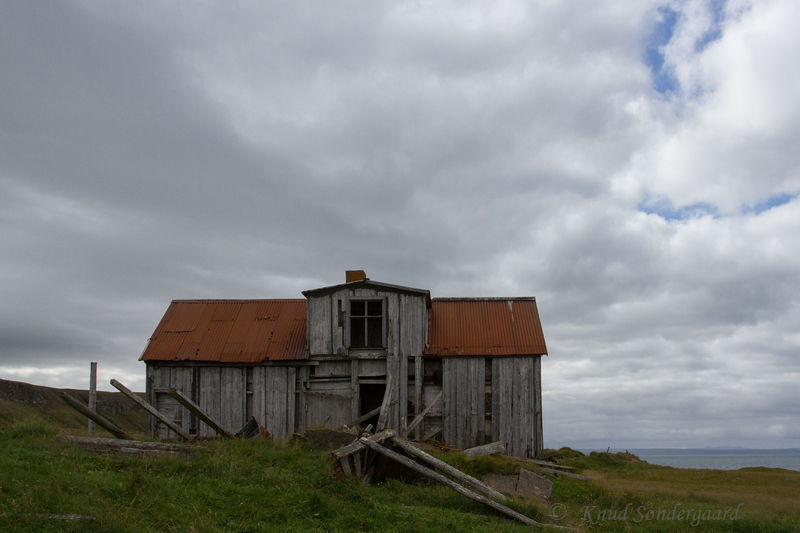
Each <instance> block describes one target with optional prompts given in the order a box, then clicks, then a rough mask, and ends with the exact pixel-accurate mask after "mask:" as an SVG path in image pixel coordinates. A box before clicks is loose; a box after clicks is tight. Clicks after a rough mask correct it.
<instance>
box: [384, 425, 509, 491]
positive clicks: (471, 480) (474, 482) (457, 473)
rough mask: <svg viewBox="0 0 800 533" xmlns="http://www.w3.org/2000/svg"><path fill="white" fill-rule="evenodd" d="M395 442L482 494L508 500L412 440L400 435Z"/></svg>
mask: <svg viewBox="0 0 800 533" xmlns="http://www.w3.org/2000/svg"><path fill="white" fill-rule="evenodd" d="M393 442H394V443H395V444H396V445H397V446H398V447H399V448H402V449H403V450H404V451H406V452H407V453H409V454H411V455H413V456H414V457H417V458H418V459H422V460H423V461H425V462H426V463H428V464H429V465H431V466H433V467H435V468H438V469H439V470H441V471H442V472H445V473H447V474H450V475H451V476H453V477H454V478H456V479H458V480H459V481H462V482H464V483H466V484H467V485H470V486H472V488H474V489H475V490H477V491H478V492H481V493H482V494H484V495H486V496H488V497H490V498H494V499H495V500H499V501H501V502H504V501H506V499H507V498H506V497H505V496H503V495H502V494H500V493H499V492H497V491H496V490H494V489H493V488H492V487H490V486H489V485H487V484H486V483H484V482H482V481H480V480H478V479H475V478H474V477H472V476H470V475H469V474H465V473H464V472H462V471H461V470H459V469H457V468H454V467H452V466H450V465H449V464H447V463H445V462H444V461H442V460H440V459H437V458H436V457H434V456H432V455H430V454H429V453H427V452H424V451H422V450H420V449H419V448H417V447H416V446H413V445H412V444H411V443H410V442H408V441H406V440H404V439H401V438H398V437H395V438H394V440H393Z"/></svg>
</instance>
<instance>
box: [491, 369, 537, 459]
mask: <svg viewBox="0 0 800 533" xmlns="http://www.w3.org/2000/svg"><path fill="white" fill-rule="evenodd" d="M492 440H502V441H504V442H505V443H506V449H507V453H508V454H509V455H513V456H517V457H536V456H538V455H539V452H541V450H542V392H541V356H527V357H521V356H516V357H495V358H493V359H492Z"/></svg>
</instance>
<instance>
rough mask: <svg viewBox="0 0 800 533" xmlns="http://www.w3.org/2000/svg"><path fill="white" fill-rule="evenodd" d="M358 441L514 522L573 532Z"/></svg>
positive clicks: (409, 460)
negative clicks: (537, 519)
mask: <svg viewBox="0 0 800 533" xmlns="http://www.w3.org/2000/svg"><path fill="white" fill-rule="evenodd" d="M360 440H361V442H362V443H363V444H364V445H365V446H367V447H369V448H370V449H372V450H374V451H375V452H377V453H379V454H381V455H383V456H385V457H388V458H389V459H392V460H394V461H397V462H398V463H400V464H402V465H404V466H406V467H408V468H410V469H411V470H413V471H415V472H417V473H419V474H422V475H423V476H426V477H429V478H431V479H433V480H436V481H438V482H439V483H441V484H443V485H446V486H448V487H450V488H451V489H453V490H454V491H456V492H458V493H459V494H462V495H464V496H466V497H467V498H470V499H472V500H475V501H477V502H480V503H483V504H485V505H488V506H489V507H491V508H492V509H494V510H495V511H499V512H501V513H503V514H505V515H507V516H510V517H512V518H514V519H516V520H519V521H520V522H522V523H524V524H528V525H531V526H538V527H550V528H554V529H564V530H570V531H574V530H573V529H572V528H568V527H565V526H559V525H556V524H544V523H541V522H537V521H536V520H534V519H532V518H529V517H527V516H525V515H524V514H521V513H518V512H517V511H515V510H513V509H511V508H509V507H506V506H505V505H503V504H501V503H497V502H496V501H494V500H492V499H489V498H487V497H485V496H482V495H480V494H478V493H477V492H473V491H471V490H469V489H468V488H466V487H462V486H461V485H459V484H458V483H456V482H455V481H453V480H452V479H450V478H448V477H445V476H443V475H442V474H440V473H439V472H436V471H434V470H431V469H430V468H428V467H427V466H423V465H421V464H419V463H417V462H414V461H412V460H411V459H409V458H408V457H406V456H405V455H402V454H399V453H397V452H395V451H393V450H390V449H389V448H387V447H385V446H382V445H380V444H378V443H377V442H373V441H371V440H369V439H365V438H363V437H362V438H361V439H360Z"/></svg>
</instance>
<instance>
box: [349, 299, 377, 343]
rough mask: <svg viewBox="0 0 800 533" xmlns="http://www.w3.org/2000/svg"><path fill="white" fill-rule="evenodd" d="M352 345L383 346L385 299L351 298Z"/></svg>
mask: <svg viewBox="0 0 800 533" xmlns="http://www.w3.org/2000/svg"><path fill="white" fill-rule="evenodd" d="M350 347H351V348H383V300H382V299H381V300H350Z"/></svg>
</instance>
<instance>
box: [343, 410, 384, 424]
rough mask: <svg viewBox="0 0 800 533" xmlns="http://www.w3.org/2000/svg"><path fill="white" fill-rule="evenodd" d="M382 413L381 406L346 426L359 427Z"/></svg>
mask: <svg viewBox="0 0 800 533" xmlns="http://www.w3.org/2000/svg"><path fill="white" fill-rule="evenodd" d="M380 412H381V406H378V407H376V408H375V409H373V410H372V411H369V412H367V413H364V414H363V415H361V416H359V417H358V418H356V419H355V420H353V421H352V422H348V423H347V424H345V425H346V426H350V427H353V426H357V425H359V424H361V423H363V422H366V421H367V420H369V419H370V418H372V417H373V416H375V415H378V414H380Z"/></svg>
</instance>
